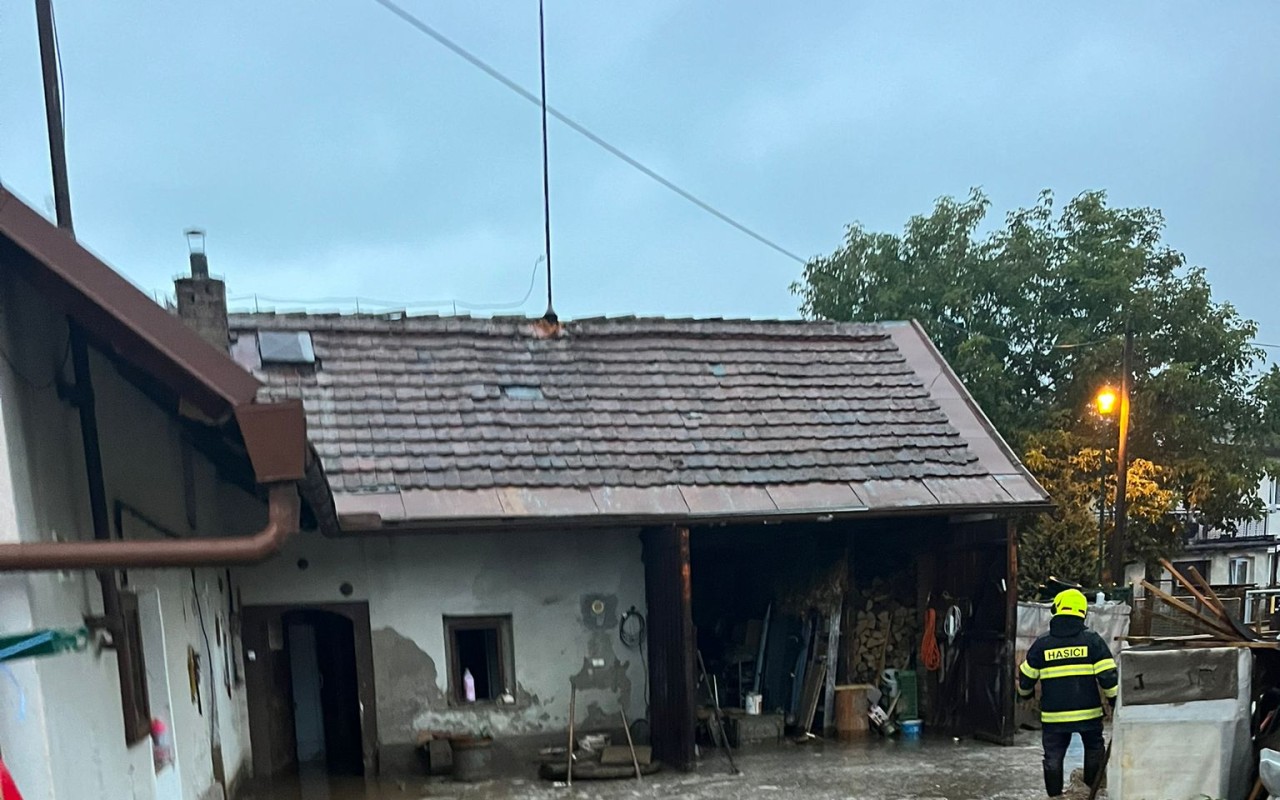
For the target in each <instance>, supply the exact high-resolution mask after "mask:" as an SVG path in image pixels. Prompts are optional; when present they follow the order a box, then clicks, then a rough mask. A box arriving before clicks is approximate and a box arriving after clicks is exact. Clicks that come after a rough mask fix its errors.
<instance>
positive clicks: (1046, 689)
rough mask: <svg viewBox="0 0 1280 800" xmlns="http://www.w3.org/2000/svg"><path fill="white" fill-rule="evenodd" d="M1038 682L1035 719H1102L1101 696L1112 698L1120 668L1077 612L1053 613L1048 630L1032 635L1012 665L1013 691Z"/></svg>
mask: <svg viewBox="0 0 1280 800" xmlns="http://www.w3.org/2000/svg"><path fill="white" fill-rule="evenodd" d="M1037 681H1039V682H1040V683H1041V687H1040V722H1041V723H1043V724H1044V725H1046V726H1048V725H1052V726H1054V727H1062V728H1071V729H1077V730H1078V729H1088V728H1092V727H1097V726H1099V725H1101V724H1102V700H1101V698H1100V696H1099V694H1098V690H1099V689H1101V690H1102V696H1104V697H1107V698H1114V697H1115V696H1116V694H1117V693H1118V692H1119V690H1120V673H1119V672H1118V671H1117V670H1116V662H1115V660H1114V659H1113V658H1112V657H1111V649H1110V648H1108V647H1107V643H1106V642H1104V641H1103V640H1102V637H1101V636H1099V635H1098V634H1096V633H1094V632H1093V631H1091V630H1089V629H1088V628H1086V627H1085V626H1084V620H1082V619H1080V618H1079V617H1071V616H1061V615H1060V616H1056V617H1054V618H1053V621H1052V622H1050V623H1049V632H1048V633H1046V634H1044V635H1043V636H1041V637H1040V638H1039V639H1036V641H1035V644H1033V645H1031V649H1029V650H1028V651H1027V658H1026V660H1025V661H1023V662H1022V665H1021V666H1020V667H1019V668H1018V694H1020V695H1022V696H1023V697H1030V696H1031V695H1032V694H1034V693H1035V688H1036V682H1037Z"/></svg>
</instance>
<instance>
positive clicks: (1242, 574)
mask: <svg viewBox="0 0 1280 800" xmlns="http://www.w3.org/2000/svg"><path fill="white" fill-rule="evenodd" d="M1252 561H1253V559H1252V558H1233V559H1231V565H1230V579H1231V585H1232V586H1243V585H1245V584H1247V583H1249V573H1250V572H1251V570H1250V569H1249V567H1251V566H1252V563H1251V562H1252Z"/></svg>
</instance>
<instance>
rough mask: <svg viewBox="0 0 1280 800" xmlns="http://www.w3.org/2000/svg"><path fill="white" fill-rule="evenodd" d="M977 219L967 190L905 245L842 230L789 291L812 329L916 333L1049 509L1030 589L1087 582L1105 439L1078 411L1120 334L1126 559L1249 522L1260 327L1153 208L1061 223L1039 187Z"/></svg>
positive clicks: (1080, 201)
mask: <svg viewBox="0 0 1280 800" xmlns="http://www.w3.org/2000/svg"><path fill="white" fill-rule="evenodd" d="M989 209H990V201H989V200H988V199H987V197H986V196H985V195H984V194H983V193H982V192H981V191H979V190H974V191H972V192H971V193H970V195H969V197H968V198H966V199H964V200H955V199H953V198H943V199H941V200H939V201H938V202H937V204H936V205H935V207H934V209H933V211H932V213H930V214H928V215H924V216H916V217H913V218H912V219H911V220H909V221H908V222H907V225H906V227H905V229H904V230H903V231H902V233H900V234H893V233H877V232H872V231H868V230H867V229H865V228H863V227H862V226H861V225H857V224H855V225H851V226H850V227H849V228H848V230H847V232H846V235H845V241H844V244H843V245H842V246H841V247H839V248H838V249H837V250H836V251H835V252H833V253H832V254H831V255H829V256H824V257H819V258H815V259H813V260H812V261H810V262H809V263H808V264H807V265H806V266H805V269H804V274H803V278H802V279H801V281H799V282H798V283H796V284H795V285H794V286H793V287H792V288H793V290H794V291H795V292H796V293H797V294H798V295H799V297H800V299H801V310H802V312H803V313H804V314H805V315H806V316H807V317H810V318H818V319H832V320H861V321H876V320H894V319H916V320H919V321H920V323H921V324H922V325H924V327H925V329H926V330H927V331H928V333H929V335H930V337H931V338H932V339H933V340H934V342H935V343H936V344H937V346H938V348H939V349H940V350H941V351H942V353H943V355H944V356H945V357H946V358H947V360H948V361H949V362H950V363H951V365H952V367H953V368H954V369H955V370H956V372H957V373H958V374H959V376H960V378H961V379H962V380H963V381H964V382H965V385H966V386H967V387H968V388H969V390H970V391H971V392H972V393H973V395H974V397H975V398H976V399H977V401H978V404H979V405H980V406H981V407H982V409H983V410H984V411H985V412H986V413H987V415H988V416H989V417H990V418H991V420H992V422H993V423H994V424H995V426H996V428H997V429H998V430H999V431H1000V432H1001V434H1002V435H1003V436H1004V437H1005V438H1006V440H1008V441H1009V443H1010V444H1011V445H1012V446H1013V447H1014V448H1015V449H1016V450H1018V452H1020V453H1022V454H1023V455H1024V458H1025V461H1026V463H1027V465H1028V467H1029V468H1030V469H1031V470H1032V472H1033V473H1034V474H1036V476H1037V477H1038V478H1039V479H1040V480H1041V481H1042V482H1043V483H1044V484H1045V485H1046V487H1047V488H1048V489H1049V490H1050V491H1051V493H1052V494H1053V496H1054V499H1055V501H1056V502H1057V503H1058V504H1059V511H1058V512H1057V513H1056V514H1054V515H1052V516H1043V517H1040V518H1038V519H1035V520H1031V521H1029V523H1028V524H1026V525H1024V526H1023V530H1024V534H1023V541H1022V545H1023V552H1024V559H1023V563H1022V573H1023V576H1024V578H1025V580H1024V583H1023V585H1024V588H1025V587H1027V586H1030V585H1034V583H1035V582H1038V581H1040V580H1043V579H1044V578H1046V577H1047V576H1048V575H1049V574H1050V573H1052V574H1056V575H1058V576H1059V577H1063V578H1069V579H1072V580H1077V581H1080V582H1081V583H1086V584H1090V583H1093V581H1094V580H1095V576H1094V564H1095V563H1096V559H1097V540H1098V515H1097V507H1098V501H1099V497H1100V496H1101V494H1102V493H1103V491H1104V487H1105V486H1106V484H1105V483H1104V480H1103V474H1104V473H1105V469H1104V462H1105V461H1106V460H1107V459H1108V458H1109V459H1112V460H1111V461H1110V463H1111V464H1112V465H1114V464H1115V461H1114V453H1112V452H1109V448H1111V449H1113V448H1114V442H1115V439H1116V434H1115V430H1114V426H1113V424H1112V423H1111V422H1110V421H1109V420H1106V419H1103V418H1100V417H1099V416H1098V414H1096V413H1095V412H1094V411H1093V410H1092V406H1091V403H1090V400H1091V398H1092V397H1093V396H1094V394H1095V393H1096V392H1097V391H1098V389H1099V388H1101V387H1102V386H1105V385H1108V384H1109V385H1113V386H1118V384H1119V371H1120V359H1121V349H1122V340H1123V334H1124V331H1125V329H1126V326H1129V327H1130V328H1131V329H1132V330H1133V332H1134V334H1135V340H1136V343H1137V346H1136V350H1135V359H1134V384H1133V386H1134V389H1133V393H1132V398H1133V403H1132V427H1131V431H1130V436H1131V438H1130V453H1131V456H1132V461H1131V467H1130V471H1129V490H1128V491H1127V492H1126V498H1127V499H1128V501H1129V503H1130V504H1131V507H1133V509H1134V513H1133V514H1131V515H1130V534H1129V538H1130V540H1131V541H1130V553H1129V554H1128V555H1129V556H1131V557H1133V558H1136V559H1140V560H1144V561H1147V560H1150V559H1152V558H1154V557H1156V556H1161V555H1169V554H1172V553H1173V552H1174V551H1175V550H1176V548H1177V547H1178V543H1179V538H1180V532H1181V528H1182V526H1183V524H1184V523H1185V521H1186V520H1187V519H1188V518H1190V519H1192V520H1194V521H1197V522H1202V523H1204V524H1207V525H1212V526H1215V527H1219V528H1224V529H1228V530H1233V529H1234V528H1235V526H1236V525H1237V524H1238V522H1239V521H1240V520H1243V519H1248V518H1253V517H1256V516H1257V515H1258V514H1259V512H1260V507H1259V503H1258V498H1257V496H1256V488H1257V485H1258V481H1259V479H1260V478H1261V476H1262V474H1263V472H1264V470H1266V469H1267V467H1268V463H1269V462H1268V460H1267V459H1268V456H1269V455H1270V454H1273V453H1274V444H1275V442H1276V441H1277V435H1278V433H1280V372H1278V371H1276V370H1274V369H1273V370H1272V371H1271V372H1270V373H1265V372H1264V371H1263V369H1262V367H1263V365H1264V364H1265V359H1264V354H1263V352H1262V351H1261V350H1260V349H1259V348H1257V347H1256V346H1254V345H1253V344H1251V341H1252V340H1253V338H1254V336H1255V333H1256V324H1255V323H1254V322H1252V321H1251V320H1247V319H1244V318H1243V317H1241V316H1240V314H1239V313H1238V312H1237V311H1236V310H1235V308H1234V307H1232V306H1231V305H1230V304H1229V303H1223V302H1220V301H1218V300H1215V299H1214V298H1213V296H1212V292H1211V291H1210V286H1209V282H1208V280H1207V278H1206V275H1205V271H1204V269H1202V268H1200V267H1194V266H1189V265H1188V264H1187V261H1186V258H1185V257H1184V256H1183V254H1182V253H1180V252H1178V251H1177V250H1174V249H1173V248H1171V247H1169V246H1168V245H1167V244H1166V243H1165V242H1164V239H1163V235H1164V219H1163V217H1162V216H1161V214H1160V212H1158V211H1156V210H1154V209H1149V208H1113V207H1111V206H1109V205H1108V204H1107V202H1106V195H1105V194H1104V193H1102V192H1086V193H1085V194H1082V195H1080V196H1078V197H1076V198H1074V199H1073V200H1071V201H1070V202H1069V203H1067V204H1066V205H1065V206H1064V207H1063V208H1062V209H1061V210H1056V209H1055V206H1054V197H1053V195H1052V193H1050V192H1047V191H1046V192H1043V193H1042V194H1041V195H1040V197H1039V199H1038V200H1037V202H1036V203H1035V204H1034V205H1032V206H1030V207H1028V208H1020V209H1017V210H1015V211H1012V212H1010V213H1009V214H1008V215H1007V216H1006V218H1005V220H1004V224H1003V225H1002V226H999V227H992V226H990V225H989V223H988V219H987V218H988V212H989ZM1111 470H1112V471H1114V466H1112V467H1111ZM1113 483H1114V482H1113ZM1113 483H1112V485H1110V487H1109V489H1106V490H1108V491H1110V492H1111V493H1112V495H1114V491H1115V489H1114V485H1113Z"/></svg>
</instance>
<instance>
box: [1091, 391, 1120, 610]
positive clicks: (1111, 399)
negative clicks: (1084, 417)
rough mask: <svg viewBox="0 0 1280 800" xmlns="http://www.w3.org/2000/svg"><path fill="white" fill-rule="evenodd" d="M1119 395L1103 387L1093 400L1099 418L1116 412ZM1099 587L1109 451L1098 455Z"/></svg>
mask: <svg viewBox="0 0 1280 800" xmlns="http://www.w3.org/2000/svg"><path fill="white" fill-rule="evenodd" d="M1117 402H1118V395H1117V394H1116V390H1115V389H1112V388H1111V387H1110V386H1106V387H1103V388H1102V389H1101V390H1099V391H1098V394H1097V396H1096V397H1094V398H1093V405H1094V408H1095V409H1097V412H1098V416H1100V417H1109V416H1111V414H1113V413H1114V412H1115V410H1116V403H1117ZM1098 475H1099V477H1098V562H1097V565H1098V571H1097V582H1098V586H1102V585H1103V584H1102V579H1103V573H1104V572H1105V566H1104V565H1105V564H1106V558H1105V557H1104V555H1103V554H1104V553H1105V552H1106V536H1107V451H1106V450H1105V449H1103V450H1102V452H1101V453H1099V454H1098Z"/></svg>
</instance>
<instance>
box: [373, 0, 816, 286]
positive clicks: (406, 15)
mask: <svg viewBox="0 0 1280 800" xmlns="http://www.w3.org/2000/svg"><path fill="white" fill-rule="evenodd" d="M373 1H374V2H375V3H377V4H378V5H380V6H382V7H383V8H385V9H387V10H388V11H390V12H391V13H392V14H395V15H396V16H397V17H399V18H400V19H401V20H403V21H404V22H406V23H408V24H409V25H411V26H412V27H414V28H416V29H417V30H418V31H419V32H421V33H423V34H425V35H427V36H429V37H431V38H432V39H434V40H435V41H436V42H438V43H439V44H440V45H442V46H444V47H445V48H447V49H448V50H449V51H451V52H452V53H453V54H454V55H457V56H458V57H459V58H462V59H463V60H464V61H466V62H467V63H469V64H471V65H472V66H473V67H475V68H476V69H479V70H480V71H481V72H483V73H485V74H486V75H488V76H489V77H490V78H493V79H494V80H495V81H497V82H498V83H501V84H502V85H503V86H505V87H507V88H508V89H510V90H511V91H513V92H515V93H516V94H518V95H520V96H521V97H523V98H524V99H525V100H528V101H529V102H530V103H533V104H534V105H536V106H539V107H540V106H541V105H542V101H541V99H539V97H538V95H536V94H534V93H533V92H531V91H529V90H528V89H526V88H525V87H523V86H521V85H520V84H519V83H516V82H515V81H514V80H512V79H511V78H508V77H507V76H506V75H504V74H503V73H501V72H499V71H498V70H497V69H496V68H495V67H493V66H491V65H490V64H489V63H487V62H486V61H484V60H483V59H481V58H480V57H479V56H477V55H475V54H473V53H472V52H471V51H469V50H467V49H466V48H464V47H463V46H462V45H460V44H458V43H457V42H454V41H453V40H452V39H450V38H449V37H448V36H445V35H444V34H443V33H441V32H440V31H438V30H436V29H435V28H433V27H431V26H430V25H428V24H427V23H426V22H423V21H422V19H420V18H419V17H416V16H414V15H413V14H411V13H410V12H409V11H407V10H406V9H405V8H403V7H402V6H400V5H398V4H397V3H395V2H393V0H373ZM547 113H548V114H550V115H551V116H553V117H555V118H556V119H558V120H560V121H561V122H563V123H564V124H565V125H567V126H569V127H570V128H571V129H573V130H574V131H575V132H577V133H578V134H580V135H581V136H583V137H584V138H586V139H587V140H588V141H590V142H591V143H592V144H594V145H596V146H597V147H599V148H600V149H602V150H604V151H605V152H607V153H609V154H610V155H612V156H614V157H615V158H618V159H619V160H621V161H623V162H625V163H626V164H627V165H628V166H630V167H632V168H634V169H636V170H638V171H639V172H641V173H643V174H644V175H646V176H648V177H649V178H651V179H652V180H654V181H656V182H657V183H659V184H661V185H662V186H664V187H666V188H667V189H670V190H671V191H673V192H675V193H676V194H678V195H680V196H681V197H683V198H684V199H685V200H688V201H689V202H690V203H693V204H694V205H695V206H697V207H698V208H700V209H702V210H703V211H705V212H707V213H708V214H710V215H711V216H713V217H715V218H716V219H718V220H720V221H721V222H723V223H725V224H726V225H730V226H732V227H733V228H736V229H737V230H738V231H740V232H741V233H745V234H746V235H747V236H750V237H751V238H752V239H755V240H756V241H757V242H760V243H761V244H763V245H764V246H766V247H769V248H771V249H773V250H776V251H777V252H779V253H781V254H782V255H784V256H786V257H787V258H790V259H792V260H793V261H796V262H798V263H800V264H807V263H809V261H808V259H805V258H801V257H800V256H798V255H796V254H795V253H794V252H792V251H791V250H788V249H787V248H785V247H783V246H782V245H780V244H778V243H777V242H775V241H773V240H772V239H770V238H768V237H767V236H765V235H763V234H761V233H757V232H756V231H754V230H752V229H751V228H749V227H747V226H746V225H745V224H743V223H741V222H739V221H738V220H736V219H734V218H733V217H731V216H729V215H728V214H726V213H724V212H723V211H721V210H719V209H718V208H716V207H715V206H713V205H711V204H710V203H708V202H707V201H705V200H703V199H701V198H699V197H698V196H697V195H694V194H693V193H691V192H689V191H687V190H685V189H682V188H681V187H680V186H678V185H676V184H675V183H673V182H672V181H670V180H668V179H667V178H664V177H663V176H662V175H660V174H658V173H657V172H655V171H654V170H652V169H650V168H649V167H647V166H645V165H644V164H642V163H641V162H639V161H637V160H636V159H634V158H632V157H631V156H629V155H627V154H626V153H625V152H623V151H622V150H620V149H619V148H617V147H615V146H614V145H612V144H610V143H609V142H607V141H605V140H604V139H603V138H601V137H600V136H599V135H597V134H596V133H594V132H593V131H591V130H590V129H589V128H587V127H586V126H585V125H583V124H582V123H580V122H578V121H576V120H574V119H573V118H572V117H569V116H568V115H566V114H564V113H563V112H561V111H559V110H557V109H556V108H555V107H554V106H547Z"/></svg>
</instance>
